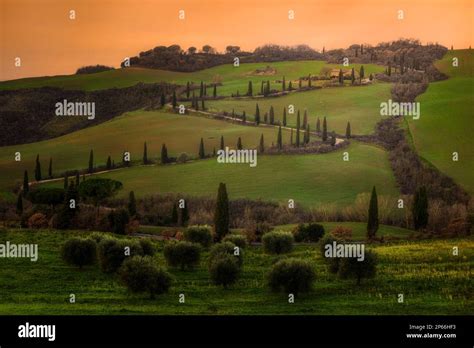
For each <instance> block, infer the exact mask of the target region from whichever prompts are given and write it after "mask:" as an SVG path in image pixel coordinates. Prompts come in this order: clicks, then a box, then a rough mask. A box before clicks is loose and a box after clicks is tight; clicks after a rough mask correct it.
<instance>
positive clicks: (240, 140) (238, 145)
mask: <svg viewBox="0 0 474 348" xmlns="http://www.w3.org/2000/svg"><path fill="white" fill-rule="evenodd" d="M237 149H238V150H242V139H240V137H239V139H237Z"/></svg>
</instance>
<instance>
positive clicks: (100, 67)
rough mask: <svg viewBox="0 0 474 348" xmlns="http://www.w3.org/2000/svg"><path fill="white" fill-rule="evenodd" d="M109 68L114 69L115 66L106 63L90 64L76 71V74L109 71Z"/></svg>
mask: <svg viewBox="0 0 474 348" xmlns="http://www.w3.org/2000/svg"><path fill="white" fill-rule="evenodd" d="M108 70H114V68H113V67H111V66H106V65H100V64H97V65H89V66H83V67H81V68H79V69H77V71H76V75H80V74H94V73H99V72H102V71H108Z"/></svg>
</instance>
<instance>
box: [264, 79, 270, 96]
mask: <svg viewBox="0 0 474 348" xmlns="http://www.w3.org/2000/svg"><path fill="white" fill-rule="evenodd" d="M265 91H266V94H267V95H268V94H270V81H269V80H267V87H266V88H265Z"/></svg>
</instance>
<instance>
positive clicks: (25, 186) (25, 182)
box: [23, 170, 30, 197]
mask: <svg viewBox="0 0 474 348" xmlns="http://www.w3.org/2000/svg"><path fill="white" fill-rule="evenodd" d="M28 182H29V180H28V171H27V170H25V173H24V174H23V197H26V195H27V194H28V192H30V185H29V184H28Z"/></svg>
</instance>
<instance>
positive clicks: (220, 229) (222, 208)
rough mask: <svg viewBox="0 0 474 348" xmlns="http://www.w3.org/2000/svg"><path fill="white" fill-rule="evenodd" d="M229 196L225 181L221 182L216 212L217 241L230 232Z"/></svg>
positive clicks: (215, 229)
mask: <svg viewBox="0 0 474 348" xmlns="http://www.w3.org/2000/svg"><path fill="white" fill-rule="evenodd" d="M229 220H230V219H229V198H228V196H227V189H226V186H225V184H224V183H220V184H219V189H218V191H217V199H216V210H215V213H214V233H215V236H216V240H217V241H221V240H222V238H224V236H225V235H226V234H228V233H229Z"/></svg>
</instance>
